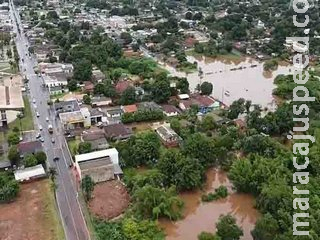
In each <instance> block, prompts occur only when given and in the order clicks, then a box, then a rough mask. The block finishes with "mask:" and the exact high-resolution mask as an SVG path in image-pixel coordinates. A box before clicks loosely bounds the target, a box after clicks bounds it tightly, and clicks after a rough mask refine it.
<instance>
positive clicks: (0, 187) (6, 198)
mask: <svg viewBox="0 0 320 240" xmlns="http://www.w3.org/2000/svg"><path fill="white" fill-rule="evenodd" d="M18 193H19V184H18V182H17V181H16V180H15V179H14V177H13V176H12V175H11V174H9V173H0V203H4V202H10V201H12V200H13V199H14V198H16V197H17V195H18Z"/></svg>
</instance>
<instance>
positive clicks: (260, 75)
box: [164, 56, 293, 108]
mask: <svg viewBox="0 0 320 240" xmlns="http://www.w3.org/2000/svg"><path fill="white" fill-rule="evenodd" d="M187 59H188V61H189V62H197V63H198V68H199V67H200V68H201V69H202V71H203V75H202V77H200V76H199V73H198V71H196V72H194V73H190V74H186V73H184V72H180V71H177V70H176V69H175V68H173V67H171V66H168V65H165V66H164V68H165V69H167V70H168V71H169V72H170V73H171V75H173V76H179V77H187V79H188V81H189V85H190V90H191V91H194V89H195V88H196V86H197V84H201V83H202V82H204V81H207V82H211V83H212V84H213V85H214V91H213V94H212V95H213V96H214V97H215V98H216V99H219V100H220V101H222V102H224V103H225V104H227V105H230V104H231V103H232V102H233V101H234V100H237V99H239V98H241V97H242V98H245V99H248V100H251V101H252V102H253V103H254V104H261V105H262V107H269V108H274V107H275V102H274V99H273V96H272V90H273V89H274V88H275V87H276V86H275V85H274V84H273V80H274V78H275V77H276V76H277V75H278V74H288V73H290V72H291V71H292V69H293V67H292V66H288V65H286V64H279V67H278V69H277V70H276V71H273V72H265V71H264V70H263V62H258V61H256V60H254V59H251V58H239V59H238V60H236V61H231V60H227V59H224V58H215V59H212V58H205V57H197V58H195V57H193V56H188V57H187ZM252 65H257V66H256V67H251V66H252ZM240 67H242V69H241V70H240V69H238V70H234V71H232V70H231V69H234V68H240ZM225 91H229V93H230V95H229V96H226V95H225V94H224V92H225Z"/></svg>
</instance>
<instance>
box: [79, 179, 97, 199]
mask: <svg viewBox="0 0 320 240" xmlns="http://www.w3.org/2000/svg"><path fill="white" fill-rule="evenodd" d="M81 188H82V191H83V193H84V197H85V199H86V201H89V200H90V199H91V195H92V192H93V190H94V181H93V180H92V178H91V177H90V176H89V175H86V176H84V178H83V179H82V180H81Z"/></svg>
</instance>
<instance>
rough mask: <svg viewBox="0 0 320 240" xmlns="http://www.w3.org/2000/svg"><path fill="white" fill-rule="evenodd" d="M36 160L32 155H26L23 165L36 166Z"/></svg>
mask: <svg viewBox="0 0 320 240" xmlns="http://www.w3.org/2000/svg"><path fill="white" fill-rule="evenodd" d="M37 163H38V162H37V159H36V157H35V156H34V155H33V154H28V155H27V156H25V157H24V164H25V166H26V167H33V166H35V165H37Z"/></svg>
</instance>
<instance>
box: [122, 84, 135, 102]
mask: <svg viewBox="0 0 320 240" xmlns="http://www.w3.org/2000/svg"><path fill="white" fill-rule="evenodd" d="M135 102H136V90H135V88H134V87H128V88H127V89H126V90H124V92H123V93H122V95H121V98H120V104H121V105H129V104H133V103H135Z"/></svg>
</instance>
